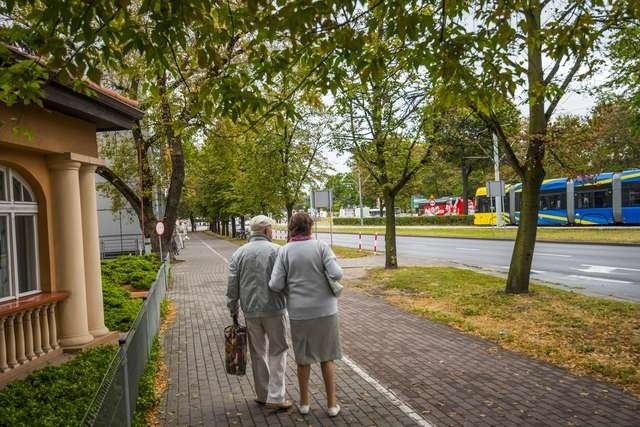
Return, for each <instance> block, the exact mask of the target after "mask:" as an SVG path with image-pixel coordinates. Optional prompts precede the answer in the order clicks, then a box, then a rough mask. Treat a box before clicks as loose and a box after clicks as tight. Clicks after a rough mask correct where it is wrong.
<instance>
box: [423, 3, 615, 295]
mask: <svg viewBox="0 0 640 427" xmlns="http://www.w3.org/2000/svg"><path fill="white" fill-rule="evenodd" d="M612 13H613V12H612V7H611V6H610V5H604V4H603V2H601V1H599V0H593V1H591V0H581V1H556V2H550V1H542V0H511V1H496V0H481V1H463V2H455V3H447V4H446V7H445V8H444V10H443V11H442V24H441V33H440V37H438V38H437V39H435V40H434V41H433V43H432V46H433V49H434V50H438V51H440V52H442V53H443V62H442V64H441V68H438V69H436V68H435V67H434V69H433V72H440V75H441V78H442V85H441V87H440V89H441V94H442V97H449V99H452V98H456V101H459V102H461V103H462V104H463V105H466V106H469V107H470V108H471V109H472V110H473V111H475V112H476V114H478V116H479V117H480V118H481V119H482V120H483V121H485V123H486V124H487V125H488V126H489V127H490V128H491V130H492V131H493V132H494V133H495V134H496V135H497V137H498V139H499V142H500V145H501V148H502V150H503V151H504V152H505V153H506V158H507V162H508V163H509V164H510V166H511V167H512V168H513V169H514V170H515V171H516V173H517V174H518V176H519V177H520V179H521V180H522V182H523V191H522V197H521V201H520V226H519V227H518V233H517V237H516V242H515V245H514V249H513V254H512V257H511V265H510V268H509V274H508V277H507V283H506V291H507V292H508V293H524V292H528V290H529V275H530V271H531V263H532V260H533V253H534V248H535V242H536V232H537V221H538V194H539V188H540V184H541V183H542V180H543V179H544V176H545V170H544V158H545V152H546V146H547V143H548V139H549V138H548V133H547V130H548V124H549V121H550V120H551V118H552V117H553V114H554V112H555V110H556V107H557V106H558V104H559V102H560V101H561V100H562V98H563V96H564V95H565V93H566V92H567V90H569V89H570V85H571V84H572V83H573V82H576V81H581V80H583V79H584V78H586V77H588V76H589V75H591V74H592V73H593V72H594V70H595V68H596V66H597V64H598V58H597V55H595V51H596V50H597V49H598V48H599V47H600V43H601V40H602V36H603V33H604V32H605V31H606V29H607V28H608V26H609V22H608V19H609V18H610V16H611V14H612ZM525 53H526V54H525ZM547 64H548V66H546V65H547ZM431 65H433V64H431ZM517 94H524V97H525V102H526V104H527V106H528V118H527V119H528V132H527V134H526V137H525V138H524V140H523V141H520V140H519V139H514V138H509V137H508V132H506V131H505V126H504V123H503V122H502V121H501V120H500V118H499V116H498V114H497V111H498V110H499V109H500V108H502V107H504V106H505V105H506V104H508V103H509V101H510V100H512V99H514V97H515V96H516V95H517ZM519 143H523V144H524V153H523V155H521V156H518V155H517V150H516V148H515V147H514V146H515V145H517V144H519Z"/></svg>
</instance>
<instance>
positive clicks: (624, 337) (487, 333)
mask: <svg viewBox="0 0 640 427" xmlns="http://www.w3.org/2000/svg"><path fill="white" fill-rule="evenodd" d="M350 284H351V285H353V286H356V287H358V288H361V289H364V290H365V291H368V292H373V293H375V294H378V295H382V296H383V297H384V298H385V299H387V300H389V301H390V302H392V303H393V304H395V305H397V306H399V307H401V308H403V309H406V310H408V311H411V312H413V313H416V314H419V315H421V316H424V317H426V318H429V319H431V320H434V321H438V322H443V323H446V324H449V325H452V326H454V327H456V328H459V329H461V330H464V331H467V332H469V333H472V334H475V335H479V336H481V337H483V338H486V339H489V340H491V341H494V342H496V343H498V344H500V345H501V346H503V347H505V348H508V349H511V350H514V351H518V352H521V353H525V354H527V355H530V356H533V357H535V358H537V359H541V360H544V361H547V362H549V363H552V364H555V365H557V366H561V367H563V368H566V369H568V370H569V371H571V372H573V373H576V374H579V375H591V376H594V377H596V378H599V379H603V380H606V381H609V382H612V383H614V384H617V385H620V386H622V387H623V388H625V389H626V390H627V391H629V392H632V393H634V394H635V395H637V396H640V368H639V367H640V304H634V303H629V302H619V301H612V300H606V299H602V298H595V297H589V296H584V295H580V294H576V293H573V292H567V291H563V290H558V289H553V288H550V287H546V286H542V285H532V286H531V291H532V292H531V293H530V294H529V295H507V294H505V293H504V291H503V289H504V279H501V278H497V277H495V276H490V275H486V274H481V273H477V272H475V271H472V270H468V269H460V268H451V267H412V268H400V269H397V270H384V269H374V270H370V271H369V272H368V278H367V279H366V280H359V281H354V282H351V283H350Z"/></svg>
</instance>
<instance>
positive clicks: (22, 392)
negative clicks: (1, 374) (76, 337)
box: [0, 345, 117, 426]
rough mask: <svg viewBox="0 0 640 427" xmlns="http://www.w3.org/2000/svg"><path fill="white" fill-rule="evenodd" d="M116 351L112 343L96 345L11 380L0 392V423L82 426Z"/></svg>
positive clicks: (5, 424) (4, 424)
mask: <svg viewBox="0 0 640 427" xmlns="http://www.w3.org/2000/svg"><path fill="white" fill-rule="evenodd" d="M116 351H117V348H116V347H115V346H112V345H109V346H101V347H96V348H92V349H89V350H87V351H85V352H82V353H80V354H79V355H78V356H76V357H75V358H74V359H73V360H71V361H70V362H67V363H65V364H63V365H60V366H48V367H46V368H42V369H39V370H37V371H35V372H33V373H32V374H30V375H29V376H28V377H26V378H25V379H24V380H19V381H13V382H11V383H10V384H8V385H7V386H6V387H5V388H4V389H3V390H1V391H0V425H2V426H31V425H38V426H78V425H81V422H82V419H83V417H84V415H85V412H86V410H87V408H88V407H89V404H90V403H91V400H92V399H93V396H94V394H95V393H96V391H97V390H98V387H100V384H101V382H102V378H103V376H104V375H105V373H106V370H107V368H108V367H109V364H110V362H111V360H112V359H113V356H114V355H115V352H116Z"/></svg>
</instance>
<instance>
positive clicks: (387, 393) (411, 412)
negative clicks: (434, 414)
mask: <svg viewBox="0 0 640 427" xmlns="http://www.w3.org/2000/svg"><path fill="white" fill-rule="evenodd" d="M342 361H343V362H344V363H345V365H347V366H348V367H350V368H351V369H352V370H353V371H354V372H355V373H356V374H358V375H359V376H360V377H361V378H362V379H363V380H365V381H366V382H368V383H369V384H371V385H372V386H373V387H374V388H375V389H376V390H377V391H379V392H380V393H381V394H382V395H384V397H386V398H387V399H389V401H390V402H391V403H393V404H394V405H395V406H396V407H397V408H398V409H400V410H401V411H402V412H403V413H404V414H405V415H407V416H408V417H409V418H411V419H412V420H413V421H415V422H416V424H418V425H419V426H423V427H434V425H433V424H431V423H430V422H429V421H427V420H426V419H424V418H423V417H422V416H420V415H419V414H418V413H417V412H416V410H415V409H413V408H412V407H411V406H409V405H407V404H406V403H404V402H403V401H402V400H400V399H399V398H398V396H396V395H395V393H394V392H393V391H391V390H389V389H388V388H386V387H385V386H383V385H382V384H380V383H379V382H378V381H377V380H376V379H375V378H373V377H372V376H371V375H369V374H367V373H366V372H365V370H364V369H362V368H361V367H360V366H358V365H357V364H356V363H355V362H354V361H353V360H351V359H349V358H348V357H347V356H345V355H344V354H343V355H342Z"/></svg>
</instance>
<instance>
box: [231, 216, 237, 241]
mask: <svg viewBox="0 0 640 427" xmlns="http://www.w3.org/2000/svg"><path fill="white" fill-rule="evenodd" d="M231 237H233V238H234V239H235V238H236V217H235V216H232V217H231Z"/></svg>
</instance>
